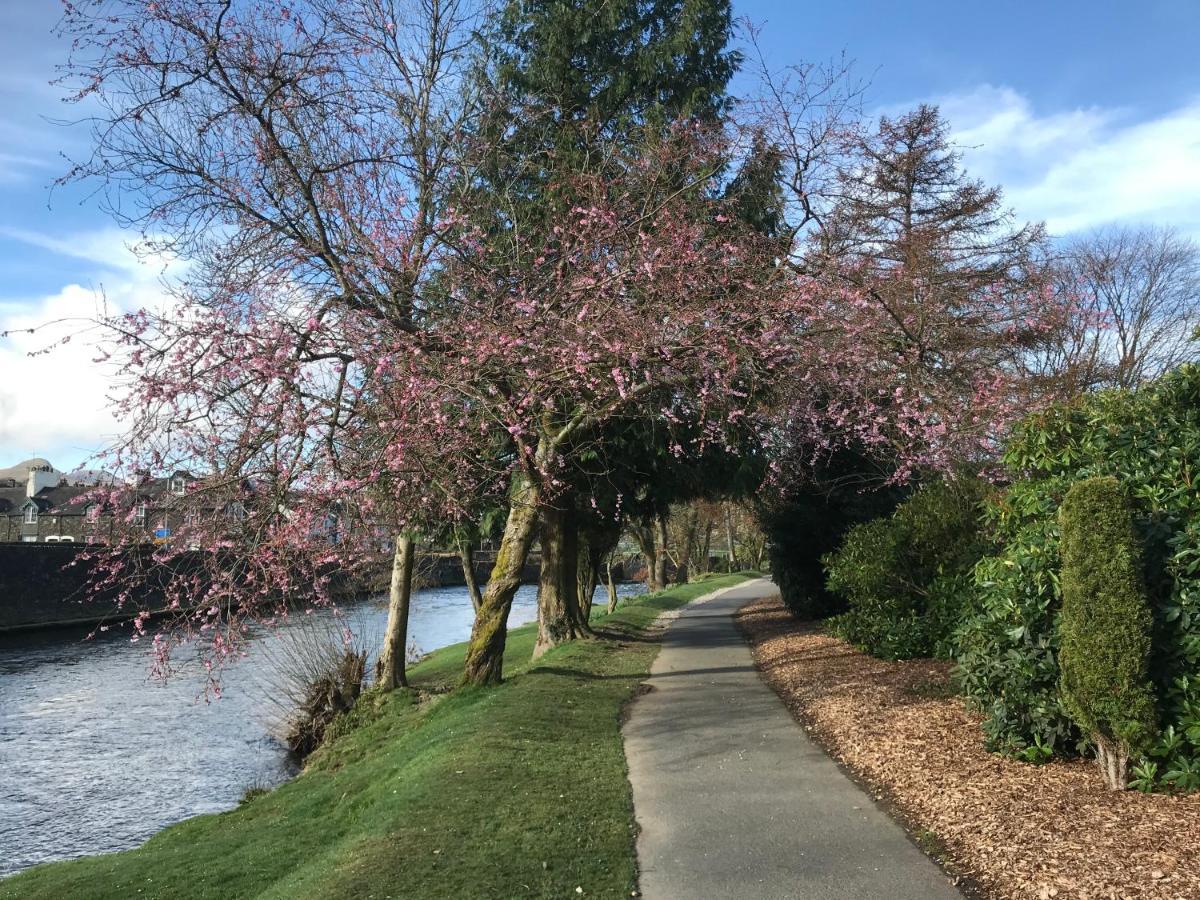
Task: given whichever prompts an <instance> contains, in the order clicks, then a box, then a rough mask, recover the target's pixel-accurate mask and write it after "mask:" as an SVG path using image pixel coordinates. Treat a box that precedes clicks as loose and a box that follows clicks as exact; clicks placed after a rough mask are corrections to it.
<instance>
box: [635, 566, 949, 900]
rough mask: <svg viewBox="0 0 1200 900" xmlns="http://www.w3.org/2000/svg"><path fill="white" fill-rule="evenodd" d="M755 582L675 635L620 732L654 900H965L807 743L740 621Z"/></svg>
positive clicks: (762, 586)
mask: <svg viewBox="0 0 1200 900" xmlns="http://www.w3.org/2000/svg"><path fill="white" fill-rule="evenodd" d="M776 591H777V588H776V587H775V586H774V585H773V584H771V582H769V581H766V580H762V581H752V582H747V583H746V584H744V585H741V586H738V587H736V588H732V589H730V590H727V591H725V592H722V593H721V594H718V595H717V596H716V597H715V598H714V599H711V600H708V601H703V602H699V603H693V604H691V605H690V606H688V607H686V608H685V609H684V611H683V612H682V614H681V615H680V616H679V618H677V619H676V620H675V621H674V622H672V623H671V625H670V626H669V627H668V629H667V633H666V635H665V639H664V644H663V648H662V651H661V652H660V653H659V655H658V659H657V660H656V661H655V663H654V666H653V668H652V669H651V672H650V678H649V680H648V682H647V683H648V684H649V685H650V687H651V690H650V691H649V692H648V693H646V694H644V695H643V696H641V697H639V698H638V699H637V700H636V701H635V702H634V704H633V706H632V708H631V710H630V717H629V721H628V723H627V724H626V725H625V754H626V756H627V757H628V759H629V778H630V781H631V782H632V783H633V805H634V811H635V813H636V815H637V821H638V824H639V825H640V826H641V835H640V836H639V838H638V845H637V852H638V862H639V865H640V868H641V891H642V895H643V896H644V897H646V898H648V900H689V898H696V900H701V898H702V900H727V898H728V900H733V898H754V900H759V898H762V900H768V898H785V897H786V898H803V900H809V898H812V900H841V898H846V900H851V898H853V900H873V898H881V900H910V898H911V900H944V898H946V900H948V898H961V895H960V894H959V893H958V891H957V890H956V889H955V888H954V887H953V886H952V885H951V884H950V882H949V881H948V880H947V878H946V876H945V875H943V874H942V872H941V870H940V869H938V867H937V866H936V865H935V864H934V863H933V862H932V861H931V860H930V859H929V858H927V857H926V856H925V855H924V854H923V853H921V851H919V850H918V849H917V848H916V847H915V846H913V844H912V843H910V842H909V840H908V838H907V837H906V836H905V834H904V832H903V830H902V829H901V828H900V826H899V825H897V824H896V823H895V822H894V821H892V819H890V818H889V817H888V816H887V815H886V814H885V813H883V812H882V811H880V810H879V809H878V808H876V806H875V805H874V803H873V802H872V800H871V798H870V797H869V796H867V795H866V794H865V793H863V791H862V790H861V789H859V788H858V786H856V785H855V784H854V783H853V782H852V781H850V779H849V778H847V777H846V776H845V775H844V774H843V773H842V771H841V770H840V769H839V768H838V767H837V766H836V765H835V764H834V762H833V761H832V760H831V759H830V758H829V757H828V756H826V755H825V753H824V752H823V751H822V750H821V749H820V748H819V747H817V746H816V745H814V744H813V743H812V741H811V740H809V738H808V737H807V735H805V733H804V731H803V729H801V728H800V727H799V726H798V725H797V724H796V723H795V721H794V720H793V719H792V717H791V714H790V713H789V712H788V711H787V709H786V708H785V707H784V705H783V703H782V701H780V700H779V698H778V697H776V696H775V693H774V691H772V690H771V689H770V688H769V687H767V685H766V684H764V683H763V682H762V680H761V679H760V678H759V677H758V673H757V672H756V671H755V668H754V662H753V660H752V658H751V656H750V650H749V648H748V647H747V646H746V642H745V640H744V639H743V638H742V636H741V633H740V632H738V630H737V628H736V627H735V626H734V624H733V613H734V612H735V611H736V610H737V609H738V608H739V607H741V606H742V605H743V604H745V603H747V602H749V601H750V600H753V599H755V598H758V597H764V596H769V595H770V594H773V593H775V592H776Z"/></svg>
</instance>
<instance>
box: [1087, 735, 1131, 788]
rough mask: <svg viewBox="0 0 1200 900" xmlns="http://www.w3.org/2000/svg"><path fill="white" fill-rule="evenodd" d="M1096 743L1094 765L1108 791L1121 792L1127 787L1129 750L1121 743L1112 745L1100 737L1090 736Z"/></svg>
mask: <svg viewBox="0 0 1200 900" xmlns="http://www.w3.org/2000/svg"><path fill="white" fill-rule="evenodd" d="M1092 740H1094V741H1095V742H1096V764H1097V765H1098V766H1099V767H1100V774H1101V776H1102V777H1103V778H1104V783H1105V785H1107V786H1108V789H1109V790H1110V791H1123V790H1125V789H1126V788H1127V787H1129V771H1128V770H1129V748H1128V747H1126V746H1125V744H1124V743H1122V742H1119V741H1118V742H1116V743H1113V742H1112V741H1109V740H1108V739H1107V738H1104V737H1101V736H1100V735H1098V734H1097V735H1092Z"/></svg>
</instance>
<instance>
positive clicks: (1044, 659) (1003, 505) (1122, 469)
mask: <svg viewBox="0 0 1200 900" xmlns="http://www.w3.org/2000/svg"><path fill="white" fill-rule="evenodd" d="M1004 460H1005V464H1006V466H1007V468H1008V470H1009V473H1010V475H1011V477H1012V478H1013V479H1014V481H1013V483H1012V485H1011V486H1010V487H1009V488H1008V489H1007V490H1006V491H1004V492H1003V493H1002V494H1000V495H999V496H998V497H996V498H995V499H994V500H993V501H992V502H990V503H989V504H988V508H987V513H986V523H987V527H988V529H989V531H990V532H991V534H992V535H993V536H994V538H995V539H996V541H997V542H998V544H999V545H1000V547H1001V549H1000V550H999V552H998V553H996V554H995V555H992V556H989V557H986V558H985V559H983V560H981V561H980V563H979V565H978V566H976V569H975V592H974V596H973V601H972V609H971V612H970V614H969V615H968V616H967V618H966V621H965V622H964V624H963V626H962V627H961V628H960V629H959V630H958V631H957V633H956V634H955V636H954V641H953V643H954V657H955V659H956V661H957V662H958V667H957V677H958V680H959V684H960V687H961V689H962V690H963V691H964V692H965V693H966V694H967V695H968V696H969V697H970V698H971V699H972V701H973V702H974V703H975V705H976V706H977V707H978V708H979V709H980V710H981V711H982V712H983V713H984V714H985V717H986V719H985V723H984V727H985V730H986V733H987V736H988V743H989V745H990V746H991V747H992V748H993V749H997V750H1001V751H1004V752H1008V753H1012V754H1016V755H1022V756H1025V757H1026V758H1044V757H1045V756H1046V755H1048V754H1050V753H1072V752H1075V751H1077V750H1078V749H1080V745H1081V743H1082V742H1083V737H1082V735H1081V733H1080V731H1079V729H1078V728H1077V727H1076V726H1075V724H1074V722H1073V721H1072V719H1071V717H1070V716H1069V715H1068V714H1067V711H1066V709H1065V707H1064V705H1063V702H1062V699H1061V695H1060V692H1059V678H1060V671H1059V652H1060V648H1061V645H1060V621H1061V616H1062V593H1061V589H1060V582H1059V573H1060V570H1061V566H1062V560H1061V556H1060V554H1061V536H1060V530H1059V523H1058V513H1059V507H1060V506H1061V505H1062V502H1063V499H1064V497H1065V496H1066V494H1067V491H1068V490H1069V489H1070V487H1071V486H1072V485H1073V484H1074V483H1076V482H1078V481H1082V480H1084V479H1087V478H1093V477H1097V476H1112V477H1114V478H1116V479H1117V480H1118V481H1119V482H1120V483H1121V484H1122V485H1123V486H1124V489H1125V491H1126V494H1127V495H1128V496H1129V498H1130V500H1131V501H1132V502H1133V504H1134V527H1135V530H1136V532H1137V534H1138V536H1139V538H1140V540H1141V542H1142V547H1143V551H1144V559H1145V574H1146V584H1147V589H1148V592H1149V597H1150V603H1151V612H1152V616H1153V633H1152V647H1153V652H1152V654H1151V665H1150V672H1149V674H1150V678H1151V682H1152V684H1153V687H1154V692H1155V696H1156V700H1157V703H1158V707H1159V712H1160V722H1161V724H1162V729H1161V731H1159V732H1158V734H1157V735H1156V737H1155V739H1154V740H1153V742H1152V743H1151V745H1150V747H1149V749H1148V751H1147V758H1146V759H1145V760H1143V761H1142V762H1141V764H1140V765H1138V766H1137V767H1135V769H1134V784H1135V786H1137V787H1140V788H1142V789H1151V788H1162V787H1166V788H1170V789H1180V790H1183V789H1189V790H1190V789H1193V788H1195V787H1200V678H1197V673H1198V672H1200V490H1198V486H1197V481H1196V478H1197V473H1198V472H1200V368H1198V367H1197V366H1194V365H1185V366H1182V367H1180V368H1179V369H1178V370H1176V371H1174V372H1171V373H1169V374H1167V375H1165V376H1163V377H1162V378H1160V379H1159V380H1158V381H1157V382H1155V383H1153V384H1151V385H1148V386H1146V387H1144V388H1142V389H1139V390H1136V391H1108V392H1103V393H1098V394H1093V395H1089V396H1087V397H1085V398H1082V399H1080V400H1077V401H1075V402H1073V403H1070V404H1064V405H1060V406H1056V407H1054V408H1052V409H1050V410H1048V411H1046V412H1044V413H1040V414H1038V415H1036V416H1033V417H1031V418H1030V419H1028V420H1027V421H1026V422H1025V423H1024V424H1023V425H1022V426H1021V428H1019V429H1018V431H1017V432H1016V434H1015V435H1014V437H1013V439H1012V441H1011V442H1010V444H1009V447H1008V449H1007V451H1006V453H1005V458H1004Z"/></svg>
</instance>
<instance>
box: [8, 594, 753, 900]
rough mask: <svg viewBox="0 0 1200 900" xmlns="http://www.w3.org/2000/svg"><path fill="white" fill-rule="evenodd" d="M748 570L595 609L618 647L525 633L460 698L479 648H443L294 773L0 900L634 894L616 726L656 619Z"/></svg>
mask: <svg viewBox="0 0 1200 900" xmlns="http://www.w3.org/2000/svg"><path fill="white" fill-rule="evenodd" d="M749 577H752V576H751V575H750V574H748V573H747V574H741V575H731V576H726V577H723V578H719V579H710V580H705V581H701V582H698V583H695V584H689V585H685V586H682V587H676V588H671V589H670V590H667V591H663V592H660V593H658V594H653V595H650V596H647V597H644V598H639V599H637V600H634V601H630V602H628V603H627V604H626V605H625V606H623V607H622V608H621V609H619V610H618V611H617V612H616V613H615V614H614V615H612V616H597V617H596V618H595V619H594V623H593V624H594V625H595V627H597V628H598V629H600V630H601V631H602V633H603V634H604V635H605V639H602V640H595V641H579V642H575V643H573V644H570V645H566V646H563V647H559V648H557V649H555V650H552V651H551V652H549V653H547V654H546V655H544V656H543V657H542V658H541V659H539V660H538V661H537V663H536V664H531V663H530V655H531V653H532V650H533V643H534V639H535V637H536V631H535V629H536V626H525V627H522V628H517V629H513V631H511V632H510V633H509V637H508V645H507V652H506V655H505V671H506V672H507V673H508V680H507V681H506V682H505V683H504V684H503V685H501V686H500V687H496V688H491V689H485V690H480V689H471V688H459V689H455V690H450V688H451V687H452V686H453V685H454V683H455V682H456V681H457V679H458V677H459V674H460V672H461V670H462V660H463V650H464V645H461V644H460V645H456V646H453V647H446V648H444V649H443V650H439V651H437V652H435V653H433V654H432V655H431V656H430V657H429V658H428V659H426V660H424V661H423V662H422V663H420V664H419V665H418V666H416V667H414V669H413V671H412V673H411V677H412V682H413V684H414V686H415V687H416V688H417V689H418V690H415V691H397V692H394V693H393V694H391V695H388V696H385V697H374V698H369V699H368V700H366V701H365V702H360V704H359V708H356V710H355V712H354V713H353V714H352V717H351V718H350V719H349V720H348V721H347V722H344V723H340V724H339V728H338V730H337V736H336V737H335V738H334V739H333V740H332V741H331V742H329V743H327V745H326V746H324V747H322V748H321V749H320V750H318V751H317V753H316V754H314V756H313V757H311V758H310V760H309V764H308V766H307V768H306V770H305V772H304V773H303V774H302V775H300V776H299V777H298V778H296V779H295V780H293V781H290V782H288V783H287V784H284V785H281V786H280V787H278V788H276V789H275V790H273V791H270V792H269V793H266V794H262V795H259V796H255V797H253V798H251V799H248V800H246V801H245V802H243V804H242V805H240V806H239V807H238V808H236V809H233V810H230V811H229V812H225V813H221V814H219V815H211V816H199V817H197V818H194V819H188V820H187V821H185V822H181V823H180V824H178V825H174V826H172V827H170V828H167V829H164V830H163V831H161V832H159V834H157V835H155V836H154V837H153V838H151V839H150V840H149V841H147V842H146V843H145V844H144V845H143V846H142V847H139V848H138V849H136V850H129V851H125V852H123V853H115V854H110V855H105V856H93V857H87V858H84V859H79V860H71V861H67V862H60V863H51V864H48V865H44V866H38V867H35V868H33V869H30V870H28V871H26V872H23V873H21V874H19V875H15V876H13V877H11V878H7V879H5V880H3V881H0V897H5V898H53V900H61V898H68V897H81V898H83V897H86V898H89V900H91V898H94V900H104V898H122V900H125V898H131V897H144V898H171V900H188V898H196V900H199V898H213V900H216V898H220V900H228V898H242V897H257V898H277V900H282V898H295V897H305V898H338V900H341V898H354V900H371V898H380V900H382V898H388V897H391V898H400V897H412V898H421V900H432V898H443V897H444V898H455V900H459V898H474V897H478V898H505V897H560V898H561V897H566V896H572V897H577V896H584V897H628V896H630V892H631V891H632V890H634V889H635V887H636V884H635V879H636V860H635V855H634V838H635V831H634V828H635V826H634V818H633V805H632V799H631V796H630V788H629V781H628V777H627V772H626V766H625V754H624V749H623V746H622V742H621V732H620V722H619V718H620V713H621V708H622V706H623V705H624V704H625V702H626V701H627V700H628V699H629V698H630V696H631V695H632V694H633V692H634V690H635V689H636V687H637V685H638V683H639V682H640V681H641V680H642V679H643V678H644V677H645V676H646V674H647V673H648V672H649V669H650V663H651V661H652V660H653V658H654V655H655V653H657V650H658V645H657V643H656V642H655V641H653V640H648V639H647V629H648V628H649V627H650V626H651V625H652V624H653V622H654V620H655V619H656V618H657V617H658V615H659V614H660V613H662V612H665V611H667V610H671V609H675V608H677V607H679V606H682V605H683V604H685V603H687V602H688V601H689V600H693V599H695V598H696V597H698V596H700V595H702V594H707V593H709V592H711V591H715V590H720V589H721V588H724V587H729V586H731V585H734V584H738V583H739V582H741V581H744V580H746V579H747V578H749ZM578 889H582V893H580V892H579V890H578Z"/></svg>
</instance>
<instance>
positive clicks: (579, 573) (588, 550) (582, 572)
mask: <svg viewBox="0 0 1200 900" xmlns="http://www.w3.org/2000/svg"><path fill="white" fill-rule="evenodd" d="M575 569H576V574H575V579H576V584H577V590H576V594H575V596H576V597H578V598H579V620H580V622H581V623H582V624H583V625H584V627H585V628H587V629H588V630H589V631H590V630H591V621H592V599H593V598H594V597H595V595H596V583H597V582H598V581H599V580H600V561H599V560H598V559H597V558H595V550H594V548H593V547H592V545H591V543H590V542H588V541H580V542H579V559H578V563H577V565H576V567H575Z"/></svg>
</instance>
